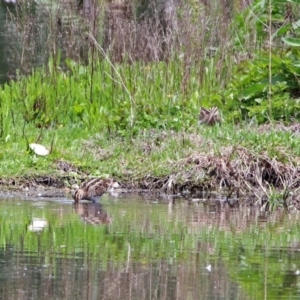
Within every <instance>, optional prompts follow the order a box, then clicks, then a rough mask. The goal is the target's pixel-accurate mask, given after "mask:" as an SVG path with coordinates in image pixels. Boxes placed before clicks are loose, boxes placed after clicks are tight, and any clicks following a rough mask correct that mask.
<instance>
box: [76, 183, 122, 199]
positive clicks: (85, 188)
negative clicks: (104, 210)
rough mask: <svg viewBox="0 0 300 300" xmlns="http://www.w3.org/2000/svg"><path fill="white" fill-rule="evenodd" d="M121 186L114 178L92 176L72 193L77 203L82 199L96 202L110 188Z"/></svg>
mask: <svg viewBox="0 0 300 300" xmlns="http://www.w3.org/2000/svg"><path fill="white" fill-rule="evenodd" d="M117 187H119V184H118V182H116V181H114V180H113V179H102V178H92V179H89V180H87V181H85V182H83V183H82V184H81V186H80V187H79V188H78V189H77V190H76V191H74V192H73V193H72V196H73V199H74V201H75V203H78V202H79V201H80V200H89V201H92V202H96V201H98V200H99V198H100V197H101V196H102V195H103V194H104V193H106V192H107V191H108V190H109V189H113V188H117Z"/></svg>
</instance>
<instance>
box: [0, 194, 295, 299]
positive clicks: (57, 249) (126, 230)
mask: <svg viewBox="0 0 300 300" xmlns="http://www.w3.org/2000/svg"><path fill="white" fill-rule="evenodd" d="M24 199H25V198H24ZM24 199H20V198H19V199H14V198H10V199H9V200H5V199H2V200H1V201H0V299H122V300H125V299H172V300H173V299H299V295H300V280H299V279H300V277H299V276H300V251H299V250H300V234H299V225H298V224H299V215H298V214H297V213H291V214H285V213H283V212H274V213H271V214H267V215H266V214H261V213H259V211H257V210H252V209H250V208H244V209H240V210H236V209H235V210H233V209H231V208H228V207H226V206H223V205H208V204H205V203H202V202H195V203H194V202H189V201H187V200H180V199H176V201H175V204H172V203H168V201H162V200H161V199H156V198H154V197H150V196H149V197H147V198H145V197H141V196H137V195H123V196H118V197H108V196H104V197H103V199H102V205H100V204H99V203H97V204H92V203H83V204H80V205H79V206H77V207H74V206H73V204H72V201H71V200H70V199H53V200H51V201H49V200H47V201H46V200H43V199H39V198H38V199H32V198H30V197H29V198H26V200H24Z"/></svg>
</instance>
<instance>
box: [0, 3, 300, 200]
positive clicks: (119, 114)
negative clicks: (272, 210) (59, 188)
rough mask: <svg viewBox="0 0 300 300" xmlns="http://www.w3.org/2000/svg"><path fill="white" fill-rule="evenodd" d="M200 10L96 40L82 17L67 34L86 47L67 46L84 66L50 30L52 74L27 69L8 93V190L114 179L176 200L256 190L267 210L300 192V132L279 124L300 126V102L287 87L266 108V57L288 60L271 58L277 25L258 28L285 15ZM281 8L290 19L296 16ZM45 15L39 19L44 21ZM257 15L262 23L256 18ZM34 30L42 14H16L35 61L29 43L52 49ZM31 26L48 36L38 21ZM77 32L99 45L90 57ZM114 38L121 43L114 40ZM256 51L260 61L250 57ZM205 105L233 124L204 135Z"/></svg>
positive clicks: (130, 20) (98, 33)
mask: <svg viewBox="0 0 300 300" xmlns="http://www.w3.org/2000/svg"><path fill="white" fill-rule="evenodd" d="M196 2H197V1H196ZM196 2H195V1H192V2H191V3H186V4H183V5H181V6H178V7H176V9H175V8H174V10H172V15H171V16H169V17H171V18H170V19H167V16H165V18H166V19H164V20H161V19H160V16H159V15H155V14H154V15H153V16H151V17H149V18H148V19H147V18H146V19H145V20H140V19H139V18H138V17H137V15H131V16H129V17H126V18H125V19H124V18H123V17H124V16H123V17H120V18H119V19H118V18H116V20H115V23H114V24H112V25H114V26H115V27H114V26H112V25H107V26H112V28H106V27H105V24H104V23H102V22H101V21H99V20H98V21H99V22H95V24H93V28H92V29H91V30H87V27H86V26H83V27H82V28H83V30H84V32H81V31H78V30H79V28H78V27H80V26H78V24H80V22H84V24H85V25H87V23H86V20H85V19H80V17H79V16H78V19H77V20H76V22H77V21H78V20H80V22H79V23H78V22H77V23H76V22H75V23H76V24H75V23H74V24H73V23H72V19H71V18H70V24H69V23H68V24H67V23H66V24H63V25H64V26H67V27H68V29H69V30H70V35H69V38H71V37H72V36H73V38H74V41H71V40H70V41H69V40H67V39H66V41H65V42H66V44H67V46H68V45H69V46H70V45H74V50H75V51H76V52H77V55H72V54H70V55H67V53H66V49H65V48H64V47H63V46H61V44H59V41H57V40H56V39H55V38H53V37H55V36H59V32H56V30H59V28H56V27H55V26H54V27H53V26H52V25H53V24H52V23H51V24H50V25H51V26H52V27H51V26H50V25H49V24H48V27H49V28H48V30H49V31H50V33H49V34H50V35H49V41H51V42H49V44H48V43H46V44H44V47H46V48H47V49H46V50H47V51H46V50H45V51H46V53H47V55H46V56H47V58H49V59H48V64H47V66H44V67H42V68H40V69H34V70H33V71H32V72H31V73H30V75H29V76H23V75H22V74H27V73H26V72H25V73H22V70H24V69H26V70H28V69H31V68H32V66H31V65H22V67H20V70H21V71H20V73H19V74H17V75H18V76H17V79H18V80H17V81H11V82H9V83H8V84H5V85H4V86H2V87H1V88H0V139H1V141H2V148H1V150H0V160H1V165H0V177H1V178H2V179H3V182H5V181H7V180H8V179H13V180H14V181H15V182H16V183H18V182H20V181H21V180H22V179H24V178H37V177H39V176H49V177H51V178H53V179H54V181H56V182H62V183H63V184H64V185H69V184H72V183H74V182H76V181H81V180H83V179H85V178H86V177H87V176H99V177H101V176H105V177H108V176H112V177H115V178H117V179H118V180H119V181H121V182H123V183H124V185H127V186H129V187H137V186H139V187H143V188H145V187H146V188H160V189H162V190H163V191H166V192H170V193H171V192H173V193H177V192H181V191H182V190H183V189H188V190H193V188H195V189H197V190H199V189H225V190H228V189H229V191H230V190H232V189H235V190H240V189H241V190H242V191H243V192H245V193H246V192H249V190H250V191H251V189H253V190H252V192H253V191H255V195H257V197H258V198H260V200H261V199H263V198H264V196H265V193H266V191H269V192H268V193H269V194H270V195H272V197H271V198H272V199H275V200H274V201H275V202H276V201H277V198H278V197H277V196H278V195H277V189H282V190H284V191H285V190H290V189H291V188H294V189H297V188H298V186H299V182H298V179H297V176H296V174H297V167H296V166H297V165H298V156H299V141H298V139H297V131H298V129H297V126H298V125H297V124H296V125H293V126H294V127H292V126H290V127H288V128H285V127H284V125H283V124H281V125H279V124H272V123H274V119H272V118H270V116H273V117H274V118H275V117H277V118H278V119H279V120H287V119H291V117H294V116H295V115H294V113H296V112H297V111H298V110H297V109H296V108H297V101H293V100H294V99H290V94H289V93H285V94H284V97H283V98H282V93H283V92H284V91H286V88H287V87H286V85H285V84H283V83H281V84H280V85H279V86H277V87H276V89H275V90H274V95H273V96H274V99H273V103H271V102H270V97H269V96H268V98H267V100H268V101H267V102H266V101H265V100H263V101H260V100H261V99H260V98H259V97H260V96H262V97H265V95H266V93H265V90H266V88H268V91H271V90H272V89H271V88H270V87H269V86H268V85H267V84H263V83H264V82H266V81H265V80H264V79H265V75H266V74H265V70H266V67H265V66H266V61H265V60H264V59H262V57H263V56H264V55H265V52H266V49H267V51H269V52H268V54H270V55H271V54H272V55H273V57H274V60H275V61H278V62H280V61H281V58H279V57H278V54H276V53H275V51H274V53H273V52H271V50H270V49H271V48H272V47H273V48H275V47H276V46H278V47H279V45H278V44H275V42H274V43H273V44H272V45H271V44H270V45H269V44H268V42H269V41H270V39H269V38H270V36H271V35H269V36H268V35H267V34H266V32H268V33H271V32H270V31H266V30H265V29H266V27H267V25H266V24H269V23H268V22H264V23H259V24H258V23H257V20H258V19H259V17H262V18H269V20H268V21H270V24H271V21H272V17H273V16H271V15H269V14H266V6H263V5H262V6H261V5H259V4H263V3H260V1H259V0H256V1H254V3H253V5H252V6H249V8H247V9H245V10H244V11H243V12H241V13H240V14H239V15H234V11H232V12H231V13H233V14H232V16H231V17H229V14H226V15H224V14H222V12H223V9H224V8H223V7H222V3H221V4H217V2H216V3H214V4H211V7H210V9H208V7H206V6H204V5H202V4H200V3H198V2H197V3H196ZM99 5H100V4H99ZM105 5H109V4H106V3H104V2H101V5H100V6H99V11H101V13H102V12H103V13H104V11H105ZM276 5H277V6H276V8H278V13H281V14H282V16H284V12H285V6H284V5H281V4H276ZM44 9H46V10H47V6H45V8H44ZM35 13H36V14H37V15H35ZM35 13H33V15H32V18H36V17H38V16H39V14H41V13H42V11H39V10H37V11H36V12H35ZM44 13H46V12H44ZM112 13H113V12H112ZM253 13H255V15H257V16H256V17H255V18H254V19H253V17H251V18H249V16H252V14H253ZM45 15H50V11H48V12H47V14H45ZM95 17H96V16H95ZM50 19H51V18H49V20H50ZM30 20H31V18H30V15H28V16H26V18H22V14H19V15H18V14H16V16H14V15H13V14H10V21H11V23H12V24H19V25H22V26H19V27H16V29H15V30H16V32H12V33H14V34H17V33H18V34H17V36H19V37H20V36H24V38H25V39H24V41H23V44H22V47H21V48H22V50H23V51H24V53H27V52H26V51H27V50H28V49H27V48H26V44H27V43H26V39H28V40H35V41H38V42H39V43H40V42H42V41H41V40H38V37H37V36H34V32H35V31H34V30H33V31H30V32H26V31H25V32H23V31H22V30H25V29H26V28H27V26H25V25H26V24H27V22H29V23H30V22H31V21H32V20H33V19H32V20H31V21H30ZM45 22H46V23H47V22H48V19H47V18H45ZM30 24H31V23H30ZM199 24H201V25H202V26H199ZM31 25H32V26H37V28H36V29H41V28H40V27H39V26H40V24H39V23H38V22H37V23H34V24H33V23H32V24H31ZM164 26H166V27H164ZM264 26H265V27H264ZM113 28H119V29H118V31H114V30H112V29H113ZM207 28H210V30H207ZM250 28H251V29H250ZM109 29H111V31H109ZM11 30H13V27H12V28H11ZM18 30H19V31H20V32H18ZM77 31H78V32H81V33H82V34H84V36H85V37H86V40H85V41H87V42H88V45H84V46H82V48H81V46H80V43H78V40H77V39H76V36H77V35H76V34H75V32H77ZM72 32H73V33H74V35H72V34H71V33H72ZM56 33H57V34H56ZM106 33H109V34H112V36H110V37H106V38H108V40H106V41H105V34H106ZM129 33H130V34H129ZM252 34H254V35H255V34H256V35H255V36H256V37H257V38H258V40H255V41H254V43H255V45H251V43H249V41H251V40H252ZM32 35H33V36H32ZM11 36H12V37H13V36H14V35H13V34H11ZM241 36H243V38H241ZM50 37H51V39H50ZM278 40H281V39H278ZM137 41H139V43H138V44H137ZM72 42H74V43H72ZM107 43H108V44H107ZM276 43H277V40H276ZM37 44H38V43H37ZM141 45H143V47H141ZM266 45H269V46H267V47H266ZM65 46H66V45H65ZM252 46H253V47H254V48H251V47H252ZM271 46H272V47H271ZM32 47H33V48H34V47H35V46H34V45H32ZM259 47H261V48H259ZM268 47H269V48H268ZM281 47H282V45H281ZM71 48H72V47H69V48H68V49H71ZM86 48H88V49H86ZM53 49H61V53H60V52H59V51H56V50H55V51H54V50H53ZM83 49H86V50H87V51H86V53H87V55H86V56H85V57H82V61H80V59H79V58H78V53H79V52H80V51H81V50H83ZM278 49H281V48H280V47H279V48H278ZM14 51H18V50H17V48H16V50H14ZM247 52H250V54H251V55H246V58H243V57H244V56H245V55H244V54H245V53H247ZM254 54H255V55H254ZM276 55H277V56H276ZM16 56H17V55H16ZM253 56H256V57H258V59H256V60H253V59H252V57H253ZM287 56H288V54H287ZM275 58H276V59H275ZM83 61H84V62H83ZM252 62H255V64H252ZM24 63H25V62H24ZM28 63H29V62H28ZM293 64H294V62H293V63H291V65H292V66H293V67H295V66H294V65H293ZM273 65H274V64H273ZM249 66H251V67H250V68H249ZM276 66H277V67H276V68H275V73H276V72H277V71H278V72H279V71H280V70H281V67H280V64H279V65H276ZM292 70H294V68H292ZM243 71H244V72H245V73H243ZM261 71H263V72H262V73H261ZM293 72H294V71H293ZM241 74H242V75H243V76H242V77H241ZM293 74H294V73H293ZM287 75H291V74H290V73H288V74H287ZM268 76H269V75H268ZM293 76H294V75H293ZM254 78H255V80H258V83H259V84H258V86H259V87H260V89H257V82H256V81H255V80H254V81H253V79H254ZM281 78H283V77H281ZM284 78H289V77H288V76H286V77H284ZM270 84H271V83H269V85H270ZM273 87H275V85H274V86H273ZM245 90H247V91H248V92H247V93H246V96H245V95H244V94H245V93H244V91H245ZM259 93H260V94H259ZM243 95H244V96H243ZM225 96H226V97H225ZM283 100H284V101H283ZM286 100H289V101H286ZM290 100H291V101H290ZM290 102H291V103H293V105H294V108H293V109H291V111H292V112H291V114H290V115H289V114H287V113H281V110H282V108H283V107H285V106H284V105H286V103H290ZM259 103H260V104H259ZM258 104H259V105H258ZM266 104H267V105H266ZM270 104H272V105H273V108H272V107H271V105H270ZM201 106H204V107H207V108H209V107H212V106H217V107H218V108H219V109H220V111H221V112H222V114H223V119H224V121H223V123H222V124H221V125H217V126H212V127H206V126H199V125H198V124H197V123H198V122H197V120H198V113H199V108H200V107H201ZM266 107H267V108H266ZM272 109H273V113H272ZM275 111H276V114H275V113H274V112H275ZM250 117H253V119H252V121H251V122H252V123H255V118H257V120H258V122H262V121H263V120H265V119H266V118H269V120H270V121H271V124H272V125H269V126H268V127H267V126H265V127H258V126H256V125H253V124H252V125H251V122H250V123H249V122H248V123H247V119H249V118H250ZM282 118H283V119H282ZM231 120H234V121H231ZM237 121H239V124H237ZM286 129H287V130H286ZM32 142H38V143H41V144H44V145H45V146H47V147H48V148H52V153H51V155H49V156H47V157H38V156H36V155H35V154H33V153H32V152H30V151H29V150H28V144H29V143H32ZM9 182H11V180H9ZM52 182H53V181H52ZM264 185H266V187H267V188H263V187H264ZM269 185H270V188H269ZM257 187H259V188H260V189H259V190H254V189H256V188H257ZM273 188H274V190H273ZM229 194H230V195H231V191H230V192H229ZM267 196H268V195H267ZM279 196H280V192H279Z"/></svg>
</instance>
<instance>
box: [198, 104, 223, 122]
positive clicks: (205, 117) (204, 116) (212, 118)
mask: <svg viewBox="0 0 300 300" xmlns="http://www.w3.org/2000/svg"><path fill="white" fill-rule="evenodd" d="M218 122H221V118H220V115H219V109H218V108H217V107H212V108H210V109H206V108H204V107H201V108H200V113H199V124H200V125H202V124H206V125H210V126H213V125H215V124H216V123H218Z"/></svg>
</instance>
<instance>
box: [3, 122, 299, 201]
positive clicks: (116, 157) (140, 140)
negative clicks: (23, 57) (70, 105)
mask: <svg viewBox="0 0 300 300" xmlns="http://www.w3.org/2000/svg"><path fill="white" fill-rule="evenodd" d="M261 130H262V127H258V126H252V127H249V126H248V125H245V126H244V127H243V126H239V127H237V126H236V125H234V124H228V123H222V124H221V125H217V126H215V127H207V126H201V127H200V126H198V125H194V126H193V127H191V128H190V129H189V130H188V131H186V132H176V131H172V130H165V131H163V130H154V129H145V130H141V131H140V132H139V133H137V134H136V135H135V136H134V137H122V136H111V137H109V136H107V135H106V134H101V133H97V132H94V133H91V132H88V133H89V134H87V131H85V130H82V129H81V128H80V127H77V126H73V127H60V128H58V129H56V130H47V131H45V132H44V138H43V140H42V144H44V145H45V146H48V147H49V146H50V144H51V141H52V139H53V136H54V137H55V142H54V143H53V149H52V150H53V151H52V153H51V154H50V155H49V156H46V157H41V156H37V155H36V154H34V153H32V152H30V151H28V150H27V147H26V140H25V138H23V140H18V141H13V139H8V140H7V142H6V143H4V144H3V147H2V149H1V167H0V177H1V178H2V181H3V182H5V181H8V182H11V179H12V178H13V179H14V180H15V181H16V182H17V183H18V182H20V183H21V182H22V181H24V179H26V178H27V181H28V182H30V180H29V179H31V180H32V179H34V178H39V177H43V176H46V177H49V178H52V179H53V181H54V182H57V183H59V184H60V185H65V186H69V185H71V184H73V183H74V182H80V181H82V180H83V179H86V178H87V177H89V176H98V177H114V178H116V179H117V180H119V181H120V182H121V183H123V184H124V186H128V187H143V188H150V189H151V188H153V189H156V188H162V189H163V190H165V191H166V192H174V193H177V192H180V191H183V190H190V191H194V192H195V189H196V191H199V189H200V190H202V189H217V190H221V191H226V190H227V191H228V189H230V188H239V189H241V190H242V191H244V192H249V191H251V192H254V191H255V193H254V194H255V195H260V196H261V198H263V191H268V190H269V185H270V184H271V185H272V186H274V188H275V189H277V188H279V189H284V188H285V187H286V185H290V186H292V187H294V188H297V187H298V185H299V182H298V179H297V176H296V174H297V172H296V171H295V170H296V166H297V165H298V162H299V158H298V157H299V143H300V142H299V139H298V138H297V136H296V135H295V134H294V133H293V132H291V131H288V130H286V131H278V130H277V131H276V129H275V128H274V129H273V130H272V129H268V130H267V131H264V132H261ZM249 176H252V179H251V178H250V177H249ZM53 181H52V182H53ZM170 184H171V185H172V186H173V187H172V190H169V187H170ZM260 184H261V185H262V186H265V185H267V188H266V189H263V188H262V189H261V190H260V189H258V188H259V187H260ZM257 186H258V188H257ZM262 186H261V187H262ZM275 189H274V190H272V195H273V198H274V199H276V193H275ZM259 190H260V193H259V192H257V191H259ZM267 196H268V195H267ZM276 201H277V200H276Z"/></svg>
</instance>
